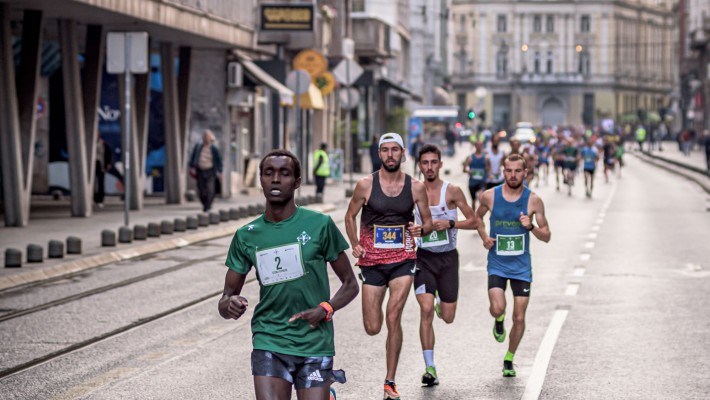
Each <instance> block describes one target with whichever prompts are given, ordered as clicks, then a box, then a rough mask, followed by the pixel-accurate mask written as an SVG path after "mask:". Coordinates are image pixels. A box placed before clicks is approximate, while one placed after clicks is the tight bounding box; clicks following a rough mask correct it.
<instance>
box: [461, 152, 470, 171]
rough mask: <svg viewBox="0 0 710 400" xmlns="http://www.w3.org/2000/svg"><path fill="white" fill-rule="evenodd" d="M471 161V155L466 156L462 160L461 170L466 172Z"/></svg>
mask: <svg viewBox="0 0 710 400" xmlns="http://www.w3.org/2000/svg"><path fill="white" fill-rule="evenodd" d="M470 163H471V156H468V157H466V159H465V160H464V161H463V172H464V173H468V172H469V170H468V165H469V164H470Z"/></svg>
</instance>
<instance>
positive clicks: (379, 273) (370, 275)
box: [360, 260, 417, 286]
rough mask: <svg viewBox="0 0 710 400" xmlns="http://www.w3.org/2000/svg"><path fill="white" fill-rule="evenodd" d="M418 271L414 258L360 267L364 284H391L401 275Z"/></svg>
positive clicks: (409, 274) (408, 274)
mask: <svg viewBox="0 0 710 400" xmlns="http://www.w3.org/2000/svg"><path fill="white" fill-rule="evenodd" d="M416 272H417V266H416V264H415V263H414V260H407V261H403V262H398V263H394V264H384V265H373V266H371V267H360V280H361V281H362V284H363V285H372V286H389V283H390V281H391V280H394V279H396V278H399V277H401V276H412V275H414V274H415V273H416Z"/></svg>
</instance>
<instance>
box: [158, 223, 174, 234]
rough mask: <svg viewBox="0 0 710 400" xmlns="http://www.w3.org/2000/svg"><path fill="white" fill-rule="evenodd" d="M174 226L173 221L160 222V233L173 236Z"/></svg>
mask: <svg viewBox="0 0 710 400" xmlns="http://www.w3.org/2000/svg"><path fill="white" fill-rule="evenodd" d="M173 230H174V226H173V223H172V221H160V233H162V234H163V235H172V234H173Z"/></svg>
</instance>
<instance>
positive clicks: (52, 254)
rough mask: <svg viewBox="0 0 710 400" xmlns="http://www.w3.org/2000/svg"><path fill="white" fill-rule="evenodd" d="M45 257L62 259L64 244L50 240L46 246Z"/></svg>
mask: <svg viewBox="0 0 710 400" xmlns="http://www.w3.org/2000/svg"><path fill="white" fill-rule="evenodd" d="M47 257H49V258H64V242H62V241H60V240H50V241H49V244H48V245H47Z"/></svg>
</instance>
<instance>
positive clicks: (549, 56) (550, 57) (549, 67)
mask: <svg viewBox="0 0 710 400" xmlns="http://www.w3.org/2000/svg"><path fill="white" fill-rule="evenodd" d="M553 58H554V56H553V55H552V52H551V51H548V52H547V73H548V74H551V73H552V61H553Z"/></svg>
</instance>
